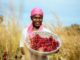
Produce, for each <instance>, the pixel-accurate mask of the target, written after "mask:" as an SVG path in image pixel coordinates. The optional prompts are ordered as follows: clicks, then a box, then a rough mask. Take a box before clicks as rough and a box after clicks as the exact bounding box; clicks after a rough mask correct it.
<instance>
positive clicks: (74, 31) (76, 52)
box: [0, 21, 80, 60]
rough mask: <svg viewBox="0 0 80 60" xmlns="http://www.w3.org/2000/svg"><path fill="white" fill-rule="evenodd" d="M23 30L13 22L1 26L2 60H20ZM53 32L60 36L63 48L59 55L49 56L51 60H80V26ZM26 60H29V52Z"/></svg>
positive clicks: (52, 29) (58, 28)
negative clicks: (20, 43) (20, 42)
mask: <svg viewBox="0 0 80 60" xmlns="http://www.w3.org/2000/svg"><path fill="white" fill-rule="evenodd" d="M21 31H22V29H21V28H20V27H19V26H18V25H17V24H16V23H15V22H14V21H13V22H12V23H11V24H8V25H7V26H6V25H4V24H0V60H5V58H7V60H20V59H21V55H22V54H21V53H20V48H19V41H20V38H21ZM51 31H52V32H54V33H56V34H57V35H59V37H60V38H61V40H62V46H61V48H60V50H59V52H58V53H56V54H52V55H50V56H49V59H50V60H80V26H78V25H73V26H69V27H61V28H60V27H59V26H58V27H55V28H51ZM25 51H26V59H27V60H29V58H28V56H29V54H28V50H27V49H26V48H25Z"/></svg>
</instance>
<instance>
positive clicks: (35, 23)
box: [20, 8, 51, 60]
mask: <svg viewBox="0 0 80 60" xmlns="http://www.w3.org/2000/svg"><path fill="white" fill-rule="evenodd" d="M30 17H31V21H32V23H31V24H30V25H29V26H28V27H26V28H25V29H24V31H23V35H22V38H21V40H20V47H21V49H22V54H23V55H25V53H24V49H23V47H24V45H25V44H26V43H25V42H26V41H27V40H26V37H27V36H30V37H33V36H34V34H33V32H34V31H40V32H43V31H46V32H51V31H50V30H48V29H46V28H45V27H44V26H43V24H42V22H43V11H42V9H40V8H34V9H33V10H32V11H31V16H30ZM41 50H42V49H41ZM30 56H31V57H30V59H31V60H48V57H47V56H40V55H35V54H34V53H32V52H30Z"/></svg>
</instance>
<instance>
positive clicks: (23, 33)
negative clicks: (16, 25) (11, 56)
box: [19, 29, 27, 47]
mask: <svg viewBox="0 0 80 60" xmlns="http://www.w3.org/2000/svg"><path fill="white" fill-rule="evenodd" d="M26 36H27V32H26V29H24V30H23V31H22V36H21V39H20V44H19V46H20V47H24V43H25V40H26Z"/></svg>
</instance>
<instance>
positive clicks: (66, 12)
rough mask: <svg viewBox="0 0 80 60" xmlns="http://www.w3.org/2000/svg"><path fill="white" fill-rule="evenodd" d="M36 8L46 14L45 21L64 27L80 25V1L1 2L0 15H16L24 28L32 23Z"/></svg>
mask: <svg viewBox="0 0 80 60" xmlns="http://www.w3.org/2000/svg"><path fill="white" fill-rule="evenodd" d="M35 7H40V8H41V9H42V10H43V12H44V21H43V22H46V23H50V24H53V25H56V24H57V23H58V22H59V23H60V24H62V25H63V26H69V25H71V24H80V0H0V15H5V14H7V15H8V16H12V15H13V14H15V15H16V17H17V19H18V21H19V22H21V25H22V26H26V25H28V24H29V23H30V22H31V19H30V13H31V10H32V9H33V8H35Z"/></svg>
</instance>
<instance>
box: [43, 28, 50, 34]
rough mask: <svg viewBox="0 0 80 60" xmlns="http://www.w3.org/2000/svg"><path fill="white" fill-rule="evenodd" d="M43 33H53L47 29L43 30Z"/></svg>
mask: <svg viewBox="0 0 80 60" xmlns="http://www.w3.org/2000/svg"><path fill="white" fill-rule="evenodd" d="M43 31H45V32H49V33H52V32H51V30H49V29H47V28H43Z"/></svg>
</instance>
